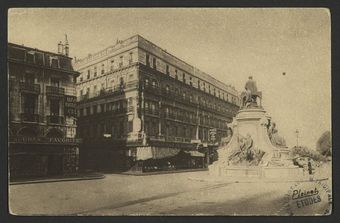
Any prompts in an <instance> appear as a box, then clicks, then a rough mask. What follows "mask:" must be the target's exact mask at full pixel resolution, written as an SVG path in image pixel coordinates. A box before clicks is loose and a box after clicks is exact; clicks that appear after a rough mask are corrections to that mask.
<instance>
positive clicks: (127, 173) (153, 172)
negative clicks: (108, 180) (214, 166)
mask: <svg viewBox="0 0 340 223" xmlns="http://www.w3.org/2000/svg"><path fill="white" fill-rule="evenodd" d="M198 171H208V168H199V169H182V170H163V171H152V172H133V171H128V172H122V173H120V174H124V175H134V176H146V175H158V174H170V173H185V172H198Z"/></svg>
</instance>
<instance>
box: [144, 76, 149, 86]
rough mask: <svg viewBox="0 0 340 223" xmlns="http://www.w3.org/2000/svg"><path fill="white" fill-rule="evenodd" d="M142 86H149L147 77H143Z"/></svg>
mask: <svg viewBox="0 0 340 223" xmlns="http://www.w3.org/2000/svg"><path fill="white" fill-rule="evenodd" d="M144 86H145V87H149V79H147V78H145V80H144Z"/></svg>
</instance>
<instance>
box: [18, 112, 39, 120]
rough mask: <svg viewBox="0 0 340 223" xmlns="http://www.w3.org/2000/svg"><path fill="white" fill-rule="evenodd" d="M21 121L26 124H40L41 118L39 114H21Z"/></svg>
mask: <svg viewBox="0 0 340 223" xmlns="http://www.w3.org/2000/svg"><path fill="white" fill-rule="evenodd" d="M21 120H22V121H24V122H39V121H40V116H39V115H38V114H29V113H21Z"/></svg>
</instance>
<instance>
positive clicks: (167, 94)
mask: <svg viewBox="0 0 340 223" xmlns="http://www.w3.org/2000/svg"><path fill="white" fill-rule="evenodd" d="M74 67H75V69H76V70H77V71H79V72H80V75H79V77H78V78H77V83H76V85H77V97H78V103H77V107H78V129H79V131H78V133H79V134H80V137H81V138H83V139H84V144H83V147H82V148H81V149H82V154H81V159H80V160H81V162H83V166H84V168H89V169H102V168H104V169H105V168H106V169H119V170H123V169H125V170H126V169H132V170H136V171H141V170H147V169H148V168H149V169H152V168H155V169H160V168H162V167H160V166H162V165H163V166H164V162H158V161H157V160H163V161H164V160H165V161H166V162H165V163H166V165H167V167H164V168H165V169H166V168H193V167H202V166H203V159H205V157H204V156H205V155H204V151H205V150H204V149H202V148H201V147H205V148H206V147H207V146H208V145H209V144H211V143H214V142H211V140H209V139H210V137H209V131H210V130H211V129H214V131H215V132H216V136H215V138H216V141H218V140H219V139H220V138H221V137H223V136H225V134H226V130H227V123H229V122H231V121H232V117H233V116H234V115H235V114H236V112H237V110H238V109H239V98H238V92H237V91H236V90H235V89H234V88H233V87H231V86H229V85H226V84H224V83H222V82H220V81H218V80H216V79H214V78H213V77H212V76H210V75H208V74H206V73H204V72H202V71H200V70H199V69H197V68H195V67H193V66H191V65H189V64H187V63H186V62H184V61H182V60H181V59H179V58H177V57H175V56H173V55H172V54H170V53H168V52H167V51H166V50H163V49H162V48H160V47H158V46H156V45H155V44H153V43H151V42H150V41H148V40H146V39H144V38H143V37H141V36H139V35H136V36H133V37H131V38H129V39H126V40H124V41H117V43H116V44H115V45H113V46H110V47H108V48H106V49H104V50H102V51H100V52H98V53H95V54H93V55H92V54H89V55H88V57H86V58H84V59H79V60H76V61H75V64H74ZM171 157H172V158H171ZM174 157H175V158H174ZM152 160H153V161H154V162H152ZM178 160H184V161H183V162H182V163H181V162H179V161H178ZM157 162H158V163H157ZM148 163H149V164H148ZM81 166H82V164H81ZM164 168H163V169H164Z"/></svg>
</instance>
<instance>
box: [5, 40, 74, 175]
mask: <svg viewBox="0 0 340 223" xmlns="http://www.w3.org/2000/svg"><path fill="white" fill-rule="evenodd" d="M58 50H59V52H58V53H52V52H46V51H42V50H38V49H35V48H31V47H26V46H23V45H17V44H13V43H9V44H8V77H9V164H10V176H11V177H14V178H15V177H32V176H49V175H64V174H74V173H76V172H77V169H78V157H79V139H77V138H76V115H75V114H76V90H75V80H76V77H77V76H78V75H79V73H78V72H76V71H74V70H73V68H72V63H71V60H72V59H71V58H70V57H68V50H69V49H68V44H67V40H66V43H65V45H63V44H61V43H59V44H58Z"/></svg>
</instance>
